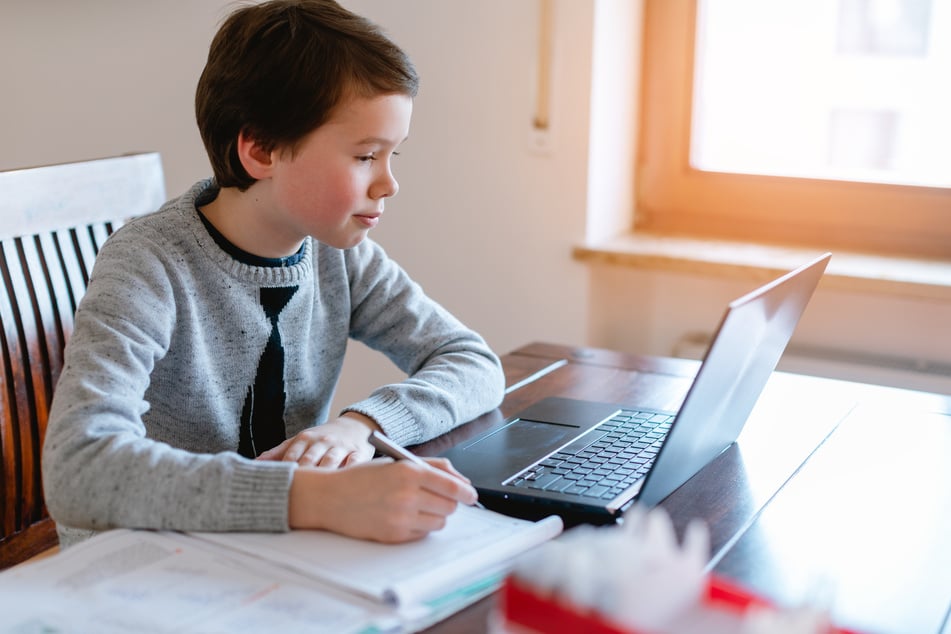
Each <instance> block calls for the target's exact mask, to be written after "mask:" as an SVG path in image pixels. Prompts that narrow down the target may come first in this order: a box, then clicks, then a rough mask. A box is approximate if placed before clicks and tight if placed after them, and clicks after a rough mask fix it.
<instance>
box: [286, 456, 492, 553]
mask: <svg viewBox="0 0 951 634" xmlns="http://www.w3.org/2000/svg"><path fill="white" fill-rule="evenodd" d="M426 461H427V462H429V464H430V465H432V466H433V467H436V468H435V469H429V468H426V467H425V466H421V465H418V464H413V463H411V462H409V461H407V460H399V461H396V462H392V461H390V460H389V459H386V458H385V459H382V460H374V461H372V462H370V463H369V464H361V465H357V466H355V467H350V468H346V469H332V470H328V469H307V468H304V469H296V470H295V471H294V479H293V481H292V483H291V491H290V499H289V502H288V523H289V524H290V526H291V528H318V529H325V530H330V531H334V532H336V533H342V534H344V535H349V536H351V537H357V538H360V539H372V540H375V541H380V542H387V543H397V542H405V541H412V540H416V539H421V538H423V537H425V536H426V535H427V534H429V533H430V532H432V531H435V530H439V529H441V528H443V527H444V526H445V525H446V517H447V516H448V515H450V514H451V513H452V512H453V511H455V510H456V506H457V504H458V503H460V502H461V503H463V504H474V503H475V501H476V497H477V495H476V491H475V489H473V488H472V486H471V485H469V484H468V483H467V482H466V481H465V480H464V479H463V478H462V477H461V476H460V475H459V474H458V472H456V471H455V469H453V468H452V466H451V465H450V464H449V462H448V461H447V460H445V459H442V458H435V459H426Z"/></svg>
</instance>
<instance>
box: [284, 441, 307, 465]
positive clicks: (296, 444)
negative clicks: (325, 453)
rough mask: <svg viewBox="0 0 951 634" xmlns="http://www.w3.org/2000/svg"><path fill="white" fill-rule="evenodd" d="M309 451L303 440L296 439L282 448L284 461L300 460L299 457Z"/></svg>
mask: <svg viewBox="0 0 951 634" xmlns="http://www.w3.org/2000/svg"><path fill="white" fill-rule="evenodd" d="M306 453H309V449H308V445H307V443H306V442H305V441H302V440H296V441H293V442H291V443H290V444H289V445H288V447H287V449H285V450H284V461H285V462H298V463H299V462H300V460H301V457H302V456H304V455H305V454H306Z"/></svg>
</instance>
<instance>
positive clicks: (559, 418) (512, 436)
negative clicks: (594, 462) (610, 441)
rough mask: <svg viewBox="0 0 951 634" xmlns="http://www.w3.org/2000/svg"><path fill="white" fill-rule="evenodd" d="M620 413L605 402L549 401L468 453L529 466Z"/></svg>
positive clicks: (485, 438) (529, 411)
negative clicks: (502, 457)
mask: <svg viewBox="0 0 951 634" xmlns="http://www.w3.org/2000/svg"><path fill="white" fill-rule="evenodd" d="M617 411H618V408H617V407H616V406H613V405H607V404H604V403H592V402H588V401H579V400H574V399H565V398H546V399H543V400H541V401H539V402H538V403H536V404H534V405H532V406H530V407H528V408H527V409H525V410H523V411H522V412H520V413H519V415H518V418H517V419H516V420H514V421H512V422H511V423H509V424H507V425H505V426H504V427H502V428H500V429H498V430H496V431H494V432H492V433H490V434H488V435H486V436H484V437H483V438H481V439H479V440H476V441H475V442H473V443H472V444H471V445H467V446H466V447H465V452H466V453H478V454H485V455H492V456H496V457H498V456H505V458H506V462H509V463H512V464H516V465H519V466H527V465H528V464H530V463H531V462H534V461H535V460H537V459H538V458H540V457H541V456H544V455H546V454H549V453H551V452H553V451H555V450H556V449H558V448H559V447H561V446H563V445H566V444H568V443H569V442H571V441H572V440H573V439H575V438H576V437H577V436H578V435H580V434H582V433H584V432H585V431H587V430H589V429H590V428H592V427H594V426H596V425H598V424H599V423H601V422H603V421H604V420H606V419H608V418H610V417H611V416H613V415H614V414H615V413H617Z"/></svg>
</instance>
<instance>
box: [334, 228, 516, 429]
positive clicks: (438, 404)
mask: <svg viewBox="0 0 951 634" xmlns="http://www.w3.org/2000/svg"><path fill="white" fill-rule="evenodd" d="M347 263H348V267H349V275H350V286H351V301H352V305H351V323H350V334H351V336H352V337H353V338H355V339H357V340H359V341H362V342H364V343H365V344H366V345H368V346H369V347H370V348H373V349H374V350H378V351H380V352H382V353H383V354H385V355H386V356H387V357H388V358H389V359H390V360H391V361H392V362H393V363H394V364H395V365H396V366H397V367H399V368H400V369H401V370H402V371H404V372H406V373H407V375H408V376H407V378H406V380H404V381H402V382H400V383H395V384H391V385H385V386H382V387H380V388H379V389H377V390H375V391H374V392H373V393H372V394H371V395H370V396H369V397H368V398H367V399H365V400H363V401H360V402H358V403H355V404H353V405H351V406H349V407H347V408H346V409H345V411H347V410H352V411H356V412H360V413H362V414H366V415H367V416H370V417H371V418H373V419H374V420H376V421H377V423H379V425H380V426H381V427H382V428H383V430H384V431H385V432H386V433H387V435H388V436H390V437H392V438H394V439H395V440H396V441H397V442H400V443H401V444H405V445H408V444H415V443H419V442H424V441H426V440H429V439H431V438H434V437H436V436H438V435H440V434H443V433H445V432H447V431H449V430H450V429H452V428H453V427H456V426H458V425H460V424H462V423H465V422H467V421H469V420H472V419H473V418H475V417H477V416H479V415H481V414H483V413H485V412H487V411H489V410H491V409H493V408H495V407H497V406H498V405H499V403H501V401H502V396H503V392H504V387H505V378H504V375H503V373H502V366H501V363H500V362H499V358H498V356H497V355H496V354H495V353H494V352H493V351H492V350H491V349H490V348H489V346H488V344H487V343H486V342H485V340H484V339H483V338H482V337H481V336H480V335H478V334H477V333H476V332H474V331H473V330H471V329H469V328H467V327H466V326H465V325H463V324H462V323H461V322H460V321H459V320H458V319H456V318H455V317H454V316H453V315H451V314H450V313H449V312H448V311H447V310H445V309H444V308H443V307H442V306H440V305H439V304H438V303H437V302H435V301H433V300H432V299H431V298H429V297H427V296H426V294H425V293H424V292H423V290H422V288H421V287H420V286H419V285H418V284H416V283H415V282H414V281H413V280H411V279H410V278H409V276H408V275H407V274H406V272H405V271H403V269H401V268H400V267H399V266H398V265H397V264H396V263H395V262H394V261H393V260H391V259H389V258H388V257H387V256H386V254H385V253H384V251H383V249H382V248H381V247H380V246H379V245H377V244H376V243H374V242H372V241H371V240H364V241H363V242H362V243H361V244H360V245H359V246H358V247H355V248H353V249H351V250H349V251H348V252H347Z"/></svg>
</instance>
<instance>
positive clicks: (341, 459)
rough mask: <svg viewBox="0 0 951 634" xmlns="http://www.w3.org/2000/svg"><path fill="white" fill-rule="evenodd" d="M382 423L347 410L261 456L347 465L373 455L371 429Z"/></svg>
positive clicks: (310, 463) (316, 464)
mask: <svg viewBox="0 0 951 634" xmlns="http://www.w3.org/2000/svg"><path fill="white" fill-rule="evenodd" d="M379 429H380V426H379V425H377V424H376V421H374V420H373V419H372V418H369V417H367V416H364V415H362V414H358V413H356V412H347V413H345V414H344V415H343V416H341V417H340V418H337V419H335V420H332V421H328V422H326V423H324V424H323V425H317V426H316V427H311V428H309V429H305V430H304V431H302V432H300V433H299V434H297V435H296V436H293V437H291V438H288V439H287V440H285V441H284V442H282V443H281V444H279V445H278V446H277V447H274V448H273V449H268V450H267V451H265V452H263V453H261V455H259V456H258V458H257V459H258V460H283V461H285V462H296V463H297V464H299V465H301V466H304V467H332V468H335V467H346V466H347V465H353V464H357V463H360V462H367V461H368V460H370V459H371V458H373V453H374V451H373V446H372V445H370V443H369V442H367V439H368V438H369V437H370V432H371V431H373V430H379Z"/></svg>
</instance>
